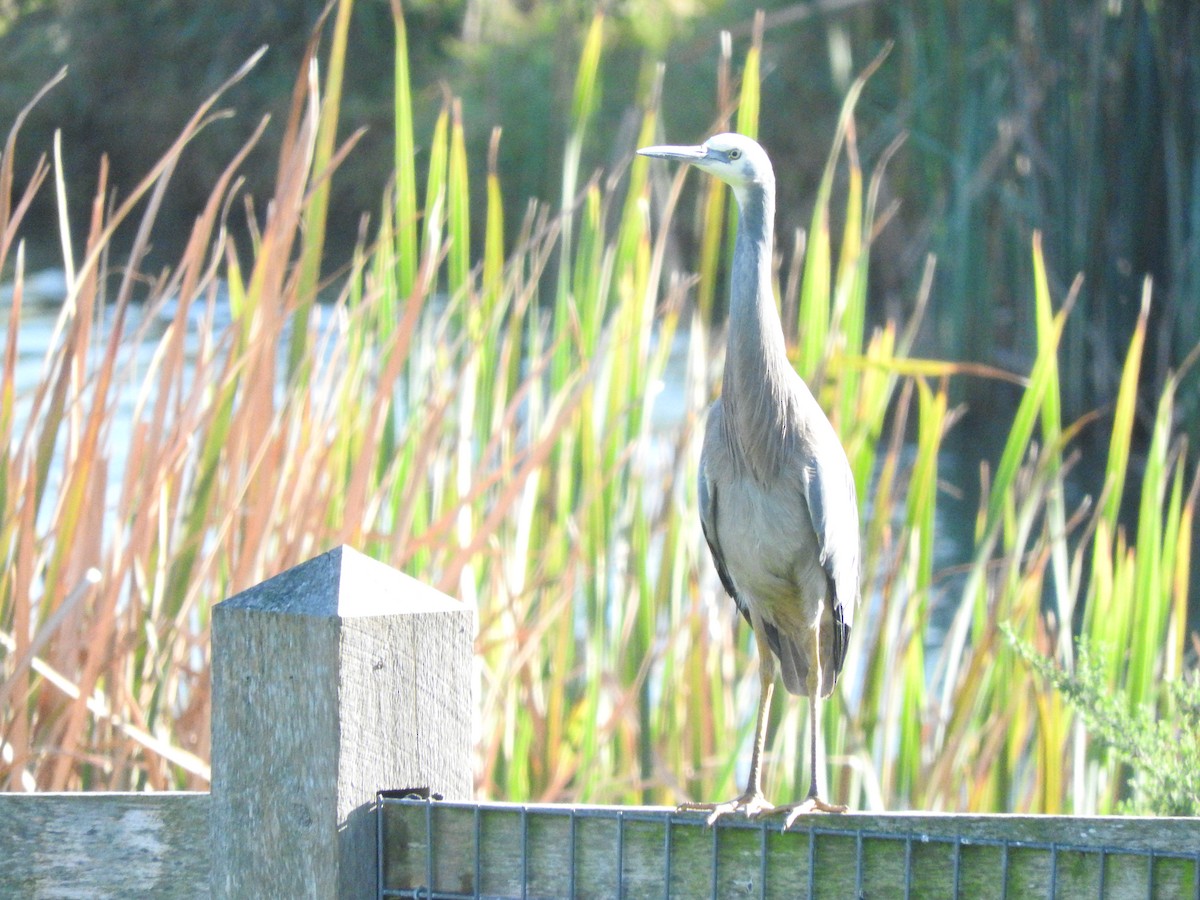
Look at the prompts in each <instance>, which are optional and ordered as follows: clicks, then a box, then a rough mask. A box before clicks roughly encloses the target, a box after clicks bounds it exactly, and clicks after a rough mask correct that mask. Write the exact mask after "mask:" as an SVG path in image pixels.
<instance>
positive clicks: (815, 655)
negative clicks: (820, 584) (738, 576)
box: [779, 617, 846, 831]
mask: <svg viewBox="0 0 1200 900" xmlns="http://www.w3.org/2000/svg"><path fill="white" fill-rule="evenodd" d="M810 635H811V644H810V645H809V653H808V659H809V665H808V684H807V687H808V738H809V745H808V748H809V759H810V760H811V762H812V768H811V770H810V771H811V773H812V780H811V781H810V782H809V787H808V796H807V797H805V798H804V799H803V800H801V801H800V802H799V803H796V804H793V805H792V806H790V807H780V808H779V811H781V812H782V811H785V810H786V812H787V818H786V819H784V821H783V830H784V831H786V830H787V829H788V828H790V827H791V824H792V823H793V822H795V821H796V819H797V818H799V817H800V816H802V815H804V814H805V813H811V812H827V813H843V812H845V811H846V807H845V806H841V805H834V804H832V803H827V802H826V801H825V800H822V799H821V788H820V778H819V775H820V766H819V765H818V758H817V750H818V748H819V747H821V746H822V745H821V744H820V743H819V736H818V729H819V728H820V725H821V680H822V679H821V653H820V650H821V620H820V617H818V618H817V624H816V625H815V626H814V627H813V628H812V630H811V632H810Z"/></svg>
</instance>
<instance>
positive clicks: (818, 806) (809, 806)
mask: <svg viewBox="0 0 1200 900" xmlns="http://www.w3.org/2000/svg"><path fill="white" fill-rule="evenodd" d="M775 811H776V812H781V813H786V814H787V815H786V817H785V818H784V820H783V830H784V831H787V830H788V829H789V828H791V827H792V824H793V823H794V822H795V821H796V820H797V819H798V818H800V817H801V816H807V815H810V814H811V813H844V812H845V811H846V807H845V806H843V805H841V804H833V803H826V802H825V801H824V800H822V799H821V798H820V797H806V798H805V799H803V800H801V801H800V802H799V803H793V804H791V805H790V806H780V807H777V808H776V810H775Z"/></svg>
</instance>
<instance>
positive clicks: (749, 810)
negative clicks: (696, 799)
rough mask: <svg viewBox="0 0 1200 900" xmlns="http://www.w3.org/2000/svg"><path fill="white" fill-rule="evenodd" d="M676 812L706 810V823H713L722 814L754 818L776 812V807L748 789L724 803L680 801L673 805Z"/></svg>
mask: <svg viewBox="0 0 1200 900" xmlns="http://www.w3.org/2000/svg"><path fill="white" fill-rule="evenodd" d="M675 811H676V812H706V813H708V819H707V820H706V823H705V824H707V825H710V826H711V825H713V824H715V823H716V821H717V819H719V818H721V817H722V816H728V815H731V814H735V813H740V814H741V815H743V816H745V817H746V818H747V819H756V818H758V817H759V816H765V815H768V814H770V813H773V812H776V811H777V807H775V806H773V805H772V804H770V803H768V802H767V798H766V797H764V796H763V795H762V794H760V793H758V792H757V791H748V792H746V793H745V794H742V796H740V797H738V798H737V799H736V800H726V801H725V802H724V803H681V804H679V806H677V807H675Z"/></svg>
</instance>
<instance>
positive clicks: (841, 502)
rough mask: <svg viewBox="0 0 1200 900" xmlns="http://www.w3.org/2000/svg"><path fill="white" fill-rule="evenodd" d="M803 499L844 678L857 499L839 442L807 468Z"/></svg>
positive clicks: (853, 600) (853, 593)
mask: <svg viewBox="0 0 1200 900" xmlns="http://www.w3.org/2000/svg"><path fill="white" fill-rule="evenodd" d="M802 479H803V483H804V499H805V501H806V502H807V503H808V511H809V514H810V515H811V516H812V524H813V530H814V531H816V533H817V543H818V545H819V547H820V562H821V568H823V569H824V570H825V577H826V579H828V582H829V593H830V612H831V613H832V614H833V625H834V628H833V659H832V660H831V662H832V664H833V669H834V672H835V673H840V672H841V670H842V664H843V663H844V662H845V661H846V644H847V642H848V641H849V639H850V626H851V625H853V624H854V607H855V606H856V605H857V603H858V582H859V534H858V497H857V495H856V492H855V490H854V476H853V474H852V473H851V471H850V463H849V462H848V461H847V460H846V452H845V451H844V450H843V449H842V446H841V444H840V443H839V442H838V441H837V439H836V437H834V438H833V440H832V443H830V442H826V443H825V444H824V445H823V452H817V453H814V454H813V455H812V458H811V459H809V461H808V462H807V463H806V464H805V466H804V472H803V475H802Z"/></svg>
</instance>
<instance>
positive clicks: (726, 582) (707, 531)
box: [697, 399, 754, 626]
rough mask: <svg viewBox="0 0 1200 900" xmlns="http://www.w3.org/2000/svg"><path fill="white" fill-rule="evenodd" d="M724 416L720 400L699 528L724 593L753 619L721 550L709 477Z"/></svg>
mask: <svg viewBox="0 0 1200 900" xmlns="http://www.w3.org/2000/svg"><path fill="white" fill-rule="evenodd" d="M722 415H723V410H722V408H721V401H720V399H718V400H716V401H715V402H714V403H713V405H712V406H711V407H710V408H709V411H708V424H707V425H706V426H705V432H704V450H703V451H702V452H701V454H700V472H699V477H698V478H697V482H698V485H697V486H698V489H699V491H698V492H699V498H700V529H701V530H702V531H703V532H704V540H705V541H706V542H707V543H708V550H709V552H710V553H711V554H712V560H713V565H714V566H716V567H717V575H718V576H720V578H721V585H722V587H724V588H725V593H727V594H728V595H729V596H730V597H732V598H733V601H734V603H736V604H737V607H738V609H739V610H741V613H742V615H743V616H745V617H746V621H747V622H750V613H749V612H748V611H747V610H746V606H745V604H744V603H743V602H742V598H741V597H740V596H739V595H738V589H737V585H736V584H734V581H733V576H732V575H730V574H729V566H728V565H726V563H725V554H724V552H723V551H722V550H721V541H720V538H719V536H718V534H717V505H718V503H719V502H720V498H719V497H718V496H717V493H718V491H717V485H716V483H715V482H712V481H710V480H709V478H708V468H709V466H710V465H711V459H712V457H711V455H710V454H711V453H712V451H711V449H710V447H712V446H713V445H712V444H711V443H710V438H711V437H712V436H713V435H714V434H716V433H717V432H719V430H720V428H721V427H722V422H723V420H722ZM750 624H751V626H753V624H754V623H753V622H750Z"/></svg>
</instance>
